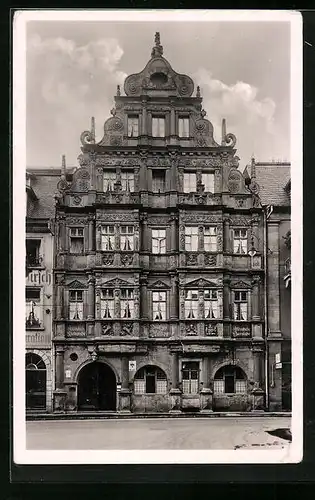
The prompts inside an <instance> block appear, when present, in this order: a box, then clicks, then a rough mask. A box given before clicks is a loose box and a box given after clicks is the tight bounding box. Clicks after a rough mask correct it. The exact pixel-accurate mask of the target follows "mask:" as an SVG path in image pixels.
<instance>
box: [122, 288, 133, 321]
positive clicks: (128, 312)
mask: <svg viewBox="0 0 315 500" xmlns="http://www.w3.org/2000/svg"><path fill="white" fill-rule="evenodd" d="M134 308H135V303H134V294H133V290H130V289H128V288H127V289H122V290H120V317H121V318H123V319H127V318H130V319H132V318H134Z"/></svg>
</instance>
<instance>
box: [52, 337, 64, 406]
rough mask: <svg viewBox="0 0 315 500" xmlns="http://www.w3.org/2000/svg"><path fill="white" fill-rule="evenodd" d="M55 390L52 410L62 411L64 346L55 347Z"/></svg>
mask: <svg viewBox="0 0 315 500" xmlns="http://www.w3.org/2000/svg"><path fill="white" fill-rule="evenodd" d="M55 352H56V390H55V391H54V394H53V398H54V411H55V412H64V411H65V408H66V397H67V392H66V391H65V390H64V386H63V382H64V373H63V372H64V348H63V347H59V346H57V347H56V351H55Z"/></svg>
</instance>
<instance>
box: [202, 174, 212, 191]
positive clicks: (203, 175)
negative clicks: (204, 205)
mask: <svg viewBox="0 0 315 500" xmlns="http://www.w3.org/2000/svg"><path fill="white" fill-rule="evenodd" d="M205 176H211V179H212V182H211V184H212V189H210V190H209V189H207V183H206V182H204V180H205V179H204V177H205ZM201 183H202V184H203V185H204V186H205V193H214V173H213V172H201Z"/></svg>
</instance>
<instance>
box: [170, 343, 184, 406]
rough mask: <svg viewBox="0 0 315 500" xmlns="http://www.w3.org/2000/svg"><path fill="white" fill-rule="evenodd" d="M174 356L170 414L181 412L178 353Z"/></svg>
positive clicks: (173, 354)
mask: <svg viewBox="0 0 315 500" xmlns="http://www.w3.org/2000/svg"><path fill="white" fill-rule="evenodd" d="M171 356H172V386H171V389H170V405H171V407H170V413H180V412H181V390H180V389H179V366H178V353H177V352H173V353H172V354H171Z"/></svg>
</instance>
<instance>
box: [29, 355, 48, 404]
mask: <svg viewBox="0 0 315 500" xmlns="http://www.w3.org/2000/svg"><path fill="white" fill-rule="evenodd" d="M25 369H26V374H25V375H26V376H25V386H26V387H25V392H26V408H27V409H32V410H33V409H34V410H35V409H44V408H45V407H46V375H47V374H46V365H45V363H44V361H43V360H42V358H41V357H40V356H38V355H37V354H33V353H27V354H26V356H25Z"/></svg>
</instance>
